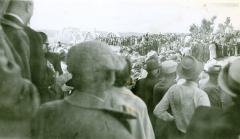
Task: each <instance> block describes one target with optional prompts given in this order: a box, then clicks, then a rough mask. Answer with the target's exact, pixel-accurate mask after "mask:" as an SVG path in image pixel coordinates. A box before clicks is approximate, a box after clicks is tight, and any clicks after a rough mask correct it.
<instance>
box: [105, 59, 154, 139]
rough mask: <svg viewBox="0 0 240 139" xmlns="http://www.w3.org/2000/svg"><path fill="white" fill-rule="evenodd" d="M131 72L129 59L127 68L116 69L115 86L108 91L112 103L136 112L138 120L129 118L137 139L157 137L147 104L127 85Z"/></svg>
mask: <svg viewBox="0 0 240 139" xmlns="http://www.w3.org/2000/svg"><path fill="white" fill-rule="evenodd" d="M130 74H131V63H130V61H129V60H127V64H126V66H125V68H124V69H123V70H120V71H116V73H115V75H116V81H115V83H114V86H113V87H112V88H111V89H109V90H108V91H107V92H108V93H107V94H109V97H110V98H109V102H110V105H116V104H117V105H124V106H126V107H127V108H129V109H131V110H132V111H134V112H135V113H136V120H129V123H130V126H131V131H132V133H133V135H134V136H135V138H136V139H155V135H154V132H153V128H152V124H151V121H150V118H149V115H148V110H147V106H146V104H145V103H144V102H143V101H142V100H141V99H140V98H139V97H137V96H135V95H134V94H133V93H132V92H131V91H130V90H129V89H128V88H127V87H126V85H127V81H128V80H129V79H130Z"/></svg>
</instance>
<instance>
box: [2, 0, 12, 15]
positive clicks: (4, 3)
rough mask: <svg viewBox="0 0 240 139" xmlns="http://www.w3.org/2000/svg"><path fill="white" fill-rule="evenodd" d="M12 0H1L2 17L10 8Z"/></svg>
mask: <svg viewBox="0 0 240 139" xmlns="http://www.w3.org/2000/svg"><path fill="white" fill-rule="evenodd" d="M9 2H10V0H0V17H2V15H3V14H4V13H5V11H6V10H7V8H8V4H9Z"/></svg>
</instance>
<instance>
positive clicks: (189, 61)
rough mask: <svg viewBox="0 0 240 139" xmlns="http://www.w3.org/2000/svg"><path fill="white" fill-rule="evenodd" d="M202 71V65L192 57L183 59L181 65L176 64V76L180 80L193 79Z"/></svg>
mask: <svg viewBox="0 0 240 139" xmlns="http://www.w3.org/2000/svg"><path fill="white" fill-rule="evenodd" d="M202 71H203V64H202V63H200V62H199V61H197V60H196V59H195V58H194V57H192V56H185V57H183V59H182V61H181V63H179V64H178V67H177V74H178V75H179V77H180V78H184V79H195V78H197V77H198V76H199V75H200V73H201V72H202Z"/></svg>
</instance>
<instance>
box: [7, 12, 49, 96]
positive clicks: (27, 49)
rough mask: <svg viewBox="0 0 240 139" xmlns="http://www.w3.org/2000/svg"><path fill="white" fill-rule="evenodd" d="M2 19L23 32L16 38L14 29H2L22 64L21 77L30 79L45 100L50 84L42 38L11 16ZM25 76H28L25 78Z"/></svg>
mask: <svg viewBox="0 0 240 139" xmlns="http://www.w3.org/2000/svg"><path fill="white" fill-rule="evenodd" d="M4 19H5V20H6V21H9V22H12V23H14V24H16V25H18V26H19V28H21V31H22V32H23V33H22V34H19V36H16V35H15V34H14V33H16V32H18V31H17V30H16V29H14V28H10V27H8V26H5V27H4V30H5V32H6V33H8V37H10V41H11V42H13V45H14V48H18V49H16V50H17V54H18V55H19V56H20V58H17V59H21V61H22V62H18V63H23V65H24V66H23V68H22V69H23V70H22V72H23V73H24V74H23V75H24V76H23V77H27V79H30V80H31V81H32V82H33V84H35V85H36V87H37V89H38V91H39V93H40V97H41V98H42V100H43V98H44V99H45V96H48V87H49V86H50V85H51V84H50V82H49V81H48V79H49V77H47V76H48V74H47V60H46V58H45V54H44V52H43V48H42V45H43V41H42V38H41V36H40V34H39V33H38V32H36V31H34V30H33V29H31V28H30V27H28V26H26V25H24V24H22V23H21V22H19V21H18V20H17V19H16V18H15V17H13V16H11V15H4ZM9 30H11V31H12V33H11V32H9ZM13 37H14V38H13ZM23 37H24V39H23ZM25 40H27V41H25ZM16 41H18V42H16ZM24 42H25V43H24ZM19 44H21V45H19ZM17 54H16V55H17ZM20 65H21V64H20ZM24 67H26V68H24ZM26 69H27V70H26ZM25 72H26V73H25ZM25 74H27V75H28V76H25Z"/></svg>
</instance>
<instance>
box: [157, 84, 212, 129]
mask: <svg viewBox="0 0 240 139" xmlns="http://www.w3.org/2000/svg"><path fill="white" fill-rule="evenodd" d="M169 106H170V107H171V110H172V113H173V115H171V114H169V113H168V112H167V110H168V108H169ZM199 106H210V101H209V98H208V95H207V94H206V93H205V92H204V91H203V90H201V89H199V88H198V87H197V84H196V83H195V82H190V81H186V82H184V83H183V84H181V85H173V86H172V87H171V88H170V89H169V90H168V91H167V93H166V94H165V95H164V97H163V99H162V100H161V101H160V103H159V104H158V105H157V106H156V108H155V109H154V114H155V115H156V116H157V117H158V118H160V119H162V120H164V121H171V120H175V122H176V126H177V128H178V130H179V131H181V132H183V133H186V130H187V127H188V125H189V123H190V120H191V119H192V115H193V114H194V111H195V109H196V108H197V107H199Z"/></svg>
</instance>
